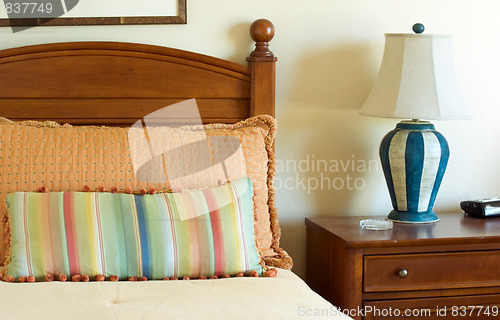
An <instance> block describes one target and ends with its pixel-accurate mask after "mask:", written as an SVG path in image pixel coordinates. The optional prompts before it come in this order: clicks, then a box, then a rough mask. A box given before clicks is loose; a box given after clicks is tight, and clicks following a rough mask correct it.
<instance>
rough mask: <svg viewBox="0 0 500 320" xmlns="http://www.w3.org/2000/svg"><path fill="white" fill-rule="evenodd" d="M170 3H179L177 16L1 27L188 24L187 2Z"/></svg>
mask: <svg viewBox="0 0 500 320" xmlns="http://www.w3.org/2000/svg"><path fill="white" fill-rule="evenodd" d="M166 1H167V0H166ZM170 1H176V2H177V15H165V16H161V15H159V16H126V17H120V16H116V17H115V16H109V17H71V16H68V17H61V18H8V19H0V27H36V26H92V25H94V26H95V25H147V24H186V23H187V4H186V2H187V0H170Z"/></svg>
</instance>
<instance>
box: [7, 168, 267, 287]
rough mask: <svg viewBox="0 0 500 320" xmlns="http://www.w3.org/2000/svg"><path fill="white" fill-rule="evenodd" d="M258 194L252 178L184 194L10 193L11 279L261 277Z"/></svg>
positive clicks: (9, 270)
mask: <svg viewBox="0 0 500 320" xmlns="http://www.w3.org/2000/svg"><path fill="white" fill-rule="evenodd" d="M252 193H253V191H252V183H251V180H250V179H248V178H239V179H236V180H234V181H230V182H228V183H227V184H225V185H223V186H219V187H214V188H209V189H204V190H199V191H190V192H181V193H157V194H146V195H134V194H124V193H99V192H97V193H96V192H49V193H31V192H16V193H10V194H8V195H7V204H8V206H9V211H10V218H9V221H10V226H11V248H10V261H9V263H8V265H7V272H6V274H7V275H11V276H13V277H14V278H16V279H17V278H20V277H23V276H26V277H28V276H33V277H34V278H35V279H36V280H37V281H39V280H43V279H45V276H46V275H47V274H55V275H59V274H64V275H66V276H67V277H70V276H73V275H76V274H79V275H88V276H89V277H91V278H92V277H95V276H98V275H104V276H105V277H111V276H117V277H118V278H119V279H128V278H129V277H131V276H134V277H146V278H147V279H163V278H165V277H184V276H188V277H190V278H198V277H202V276H204V277H211V276H214V275H217V276H221V275H226V274H227V275H236V274H238V273H241V272H246V273H249V272H250V271H252V270H256V271H257V272H258V273H259V274H261V273H262V268H261V266H260V264H259V263H260V258H259V254H258V252H257V249H256V246H255V238H254V228H253V209H252V208H253V205H252Z"/></svg>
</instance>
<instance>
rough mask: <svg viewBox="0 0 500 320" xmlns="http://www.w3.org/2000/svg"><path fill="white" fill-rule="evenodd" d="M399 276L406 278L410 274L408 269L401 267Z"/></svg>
mask: <svg viewBox="0 0 500 320" xmlns="http://www.w3.org/2000/svg"><path fill="white" fill-rule="evenodd" d="M398 276H399V277H400V278H406V277H407V276H408V271H407V270H406V269H401V270H399V272H398Z"/></svg>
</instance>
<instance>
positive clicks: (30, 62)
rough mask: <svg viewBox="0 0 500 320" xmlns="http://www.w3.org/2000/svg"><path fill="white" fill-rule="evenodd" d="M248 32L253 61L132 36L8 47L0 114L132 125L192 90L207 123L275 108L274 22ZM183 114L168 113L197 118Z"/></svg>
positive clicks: (2, 55)
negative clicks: (134, 40)
mask: <svg viewBox="0 0 500 320" xmlns="http://www.w3.org/2000/svg"><path fill="white" fill-rule="evenodd" d="M250 35H251V37H252V39H254V41H255V42H256V47H255V50H254V51H253V52H252V53H251V54H250V56H249V57H248V58H247V61H248V66H244V65H240V64H237V63H233V62H230V61H226V60H221V59H218V58H214V57H210V56H206V55H202V54H198V53H194V52H188V51H183V50H178V49H172V48H165V47H158V46H151V45H144V44H134V43H118V42H67V43H51V44H42V45H34V46H28V47H21V48H14V49H6V50H2V51H0V116H3V117H6V118H9V119H12V120H26V119H32V120H53V121H57V122H61V123H70V124H75V125H84V124H93V125H111V126H129V125H131V124H133V123H134V122H136V121H137V120H138V119H141V118H143V117H144V116H146V115H148V114H150V113H151V112H153V111H155V110H158V109H160V108H163V107H166V106H168V105H171V104H174V103H176V102H179V101H182V100H187V99H191V98H196V101H197V104H198V108H199V112H200V115H201V118H202V121H203V122H204V123H212V122H222V123H234V122H237V121H239V120H242V119H245V118H247V117H249V116H253V115H258V114H269V115H274V99H275V63H276V58H275V57H274V55H273V53H272V52H271V51H270V50H269V48H268V42H269V41H271V39H272V38H273V36H274V27H273V25H272V23H271V22H270V21H268V20H264V19H260V20H257V21H255V22H254V23H253V24H252V26H251V27H250ZM183 117H184V118H185V119H184V118H183V119H168V120H167V121H172V122H179V123H190V122H192V121H196V119H189V117H186V116H183ZM196 118H197V117H196ZM198 121H199V119H198Z"/></svg>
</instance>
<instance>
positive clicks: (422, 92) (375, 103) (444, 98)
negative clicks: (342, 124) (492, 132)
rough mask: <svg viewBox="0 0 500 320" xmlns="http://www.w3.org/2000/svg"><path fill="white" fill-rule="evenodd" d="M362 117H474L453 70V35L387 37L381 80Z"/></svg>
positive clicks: (379, 77)
mask: <svg viewBox="0 0 500 320" xmlns="http://www.w3.org/2000/svg"><path fill="white" fill-rule="evenodd" d="M360 114H362V115H367V116H375V117H386V118H400V119H427V120H458V119H469V118H471V115H470V113H469V111H468V110H467V107H466V106H465V104H464V102H463V99H462V96H461V94H460V90H459V86H458V83H457V79H456V75H455V70H454V67H453V58H452V51H451V36H447V35H431V34H386V35H385V50H384V58H383V61H382V65H381V67H380V72H379V75H378V79H377V81H376V82H375V85H374V86H373V88H372V91H371V92H370V95H369V96H368V98H367V100H366V102H365V104H364V105H363V107H362V108H361V110H360Z"/></svg>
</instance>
